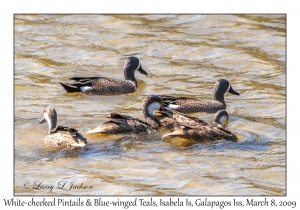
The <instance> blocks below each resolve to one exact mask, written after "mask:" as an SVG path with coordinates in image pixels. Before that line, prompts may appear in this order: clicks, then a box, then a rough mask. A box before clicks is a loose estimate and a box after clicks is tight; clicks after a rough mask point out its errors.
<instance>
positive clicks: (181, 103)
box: [161, 79, 240, 113]
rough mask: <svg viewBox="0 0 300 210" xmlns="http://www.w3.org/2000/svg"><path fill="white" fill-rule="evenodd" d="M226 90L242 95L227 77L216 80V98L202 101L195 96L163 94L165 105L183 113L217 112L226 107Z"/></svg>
mask: <svg viewBox="0 0 300 210" xmlns="http://www.w3.org/2000/svg"><path fill="white" fill-rule="evenodd" d="M226 92H229V93H232V94H235V95H240V94H239V93H238V92H236V91H235V90H233V89H232V87H231V85H230V83H229V81H228V80H226V79H220V80H218V81H217V82H216V84H215V87H214V100H213V101H201V100H198V99H193V98H185V97H174V96H167V95H161V98H162V101H163V103H164V106H165V107H167V108H170V109H173V110H176V111H179V112H182V113H191V112H211V113H214V112H217V111H218V110H221V109H226V103H225V99H224V94H225V93H226Z"/></svg>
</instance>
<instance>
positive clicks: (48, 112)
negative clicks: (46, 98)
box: [39, 106, 57, 134]
mask: <svg viewBox="0 0 300 210" xmlns="http://www.w3.org/2000/svg"><path fill="white" fill-rule="evenodd" d="M45 122H48V125H49V130H48V134H50V133H51V130H52V129H53V128H56V124H57V114H56V111H55V109H54V107H52V106H48V107H45V108H44V116H43V119H42V120H41V121H40V122H39V123H40V124H42V123H45Z"/></svg>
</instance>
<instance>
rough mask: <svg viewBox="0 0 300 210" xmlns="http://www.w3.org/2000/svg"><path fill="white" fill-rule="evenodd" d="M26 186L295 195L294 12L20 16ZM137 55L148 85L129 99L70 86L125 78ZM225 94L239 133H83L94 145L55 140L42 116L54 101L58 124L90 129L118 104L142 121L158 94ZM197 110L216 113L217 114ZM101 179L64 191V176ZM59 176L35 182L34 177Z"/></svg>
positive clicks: (18, 85)
mask: <svg viewBox="0 0 300 210" xmlns="http://www.w3.org/2000/svg"><path fill="white" fill-rule="evenodd" d="M14 22H15V37H14V38H15V65H14V78H15V79H14V82H15V84H14V85H15V86H14V87H15V120H14V126H15V144H14V146H15V151H14V155H15V156H14V157H15V159H14V164H15V170H14V172H15V177H14V181H15V194H16V195H285V194H286V117H285V116H286V112H285V110H286V63H285V61H286V60H285V45H286V19H285V16H284V15H15V17H14ZM127 56H137V57H138V58H139V59H140V61H141V63H142V66H143V68H144V69H145V70H146V71H147V72H148V73H149V75H148V76H145V75H142V74H139V73H138V72H136V74H135V75H136V78H137V80H138V90H137V91H136V92H134V93H130V94H126V95H120V96H97V95H85V94H81V93H66V92H65V91H64V89H63V88H62V87H61V86H60V84H59V83H58V82H60V81H67V80H68V78H69V77H72V76H82V75H85V76H105V77H111V78H117V79H123V78H124V75H123V70H122V68H123V64H124V60H125V58H126V57H127ZM221 78H226V79H228V80H229V81H230V82H231V84H232V87H233V88H234V89H235V90H236V91H238V92H240V94H241V95H240V96H236V95H232V94H230V93H226V95H225V100H226V102H227V111H228V112H229V114H230V122H229V125H228V129H229V130H231V131H233V132H235V133H236V134H237V136H238V138H239V140H238V142H227V141H224V140H220V141H216V142H205V143H199V142H191V141H186V140H174V141H170V142H165V141H162V140H161V136H162V134H165V133H167V132H168V131H167V130H164V129H162V130H160V131H158V132H156V133H151V134H149V135H136V134H125V135H101V134H94V135H85V136H86V138H87V139H88V148H87V149H83V150H80V151H77V152H66V151H65V150H62V149H60V148H56V147H52V146H50V145H47V144H45V143H44V142H43V141H42V139H43V137H44V136H45V135H46V134H47V129H48V127H47V125H46V124H42V125H40V124H39V123H38V122H39V120H40V119H41V118H42V116H43V108H44V107H45V106H48V105H52V106H54V107H55V108H56V110H57V113H58V124H60V125H65V126H71V127H74V128H77V129H78V130H79V131H80V132H81V133H83V134H84V133H86V132H87V131H88V130H90V129H93V128H95V127H97V126H98V125H99V124H101V123H103V122H105V120H106V118H105V116H107V115H108V114H109V113H110V112H119V113H122V114H126V115H130V116H133V117H138V118H141V119H143V114H142V110H141V105H142V100H143V98H144V97H145V95H149V94H169V95H175V96H187V97H194V98H198V99H203V100H212V99H213V95H212V93H213V87H214V84H215V82H216V81H217V80H218V79H221ZM193 116H197V117H201V118H205V119H208V120H212V119H213V114H208V113H195V114H193ZM60 181H61V182H63V183H64V182H66V186H67V185H69V184H70V183H71V182H74V183H76V184H77V185H81V183H83V185H85V186H93V188H92V189H86V190H80V189H72V190H62V189H58V188H57V185H58V183H59V182H60ZM34 182H36V183H39V182H42V185H44V186H46V185H54V186H55V187H54V189H53V190H52V191H50V190H48V189H40V190H37V189H32V188H30V187H26V186H24V185H25V184H24V183H30V184H33V183H34Z"/></svg>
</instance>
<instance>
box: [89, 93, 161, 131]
mask: <svg viewBox="0 0 300 210" xmlns="http://www.w3.org/2000/svg"><path fill="white" fill-rule="evenodd" d="M160 109H163V105H162V101H161V98H160V97H159V96H157V95H150V96H146V97H145V99H144V101H143V114H144V117H145V121H143V120H140V119H138V118H133V117H130V116H127V115H121V114H117V113H111V114H110V115H109V116H108V119H109V121H107V122H105V123H103V124H101V125H99V126H98V127H97V128H95V129H93V130H90V131H88V132H87V133H126V132H136V133H138V132H141V131H147V130H148V128H152V129H158V128H159V126H160V125H159V122H158V121H157V120H156V119H155V117H154V116H153V112H154V110H160Z"/></svg>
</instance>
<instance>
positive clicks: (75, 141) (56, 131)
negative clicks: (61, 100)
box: [40, 106, 87, 147]
mask: <svg viewBox="0 0 300 210" xmlns="http://www.w3.org/2000/svg"><path fill="white" fill-rule="evenodd" d="M45 122H48V124H49V130H48V135H47V136H46V137H45V138H44V139H43V141H44V142H45V143H48V144H53V145H55V146H66V147H71V146H72V147H84V146H86V145H87V140H86V138H84V137H83V136H82V135H81V134H80V133H79V132H78V131H77V130H76V129H75V128H70V127H65V126H56V123H57V114H56V111H55V109H54V108H53V107H50V106H49V107H46V108H45V109H44V118H43V119H42V120H41V121H40V124H41V123H45Z"/></svg>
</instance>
